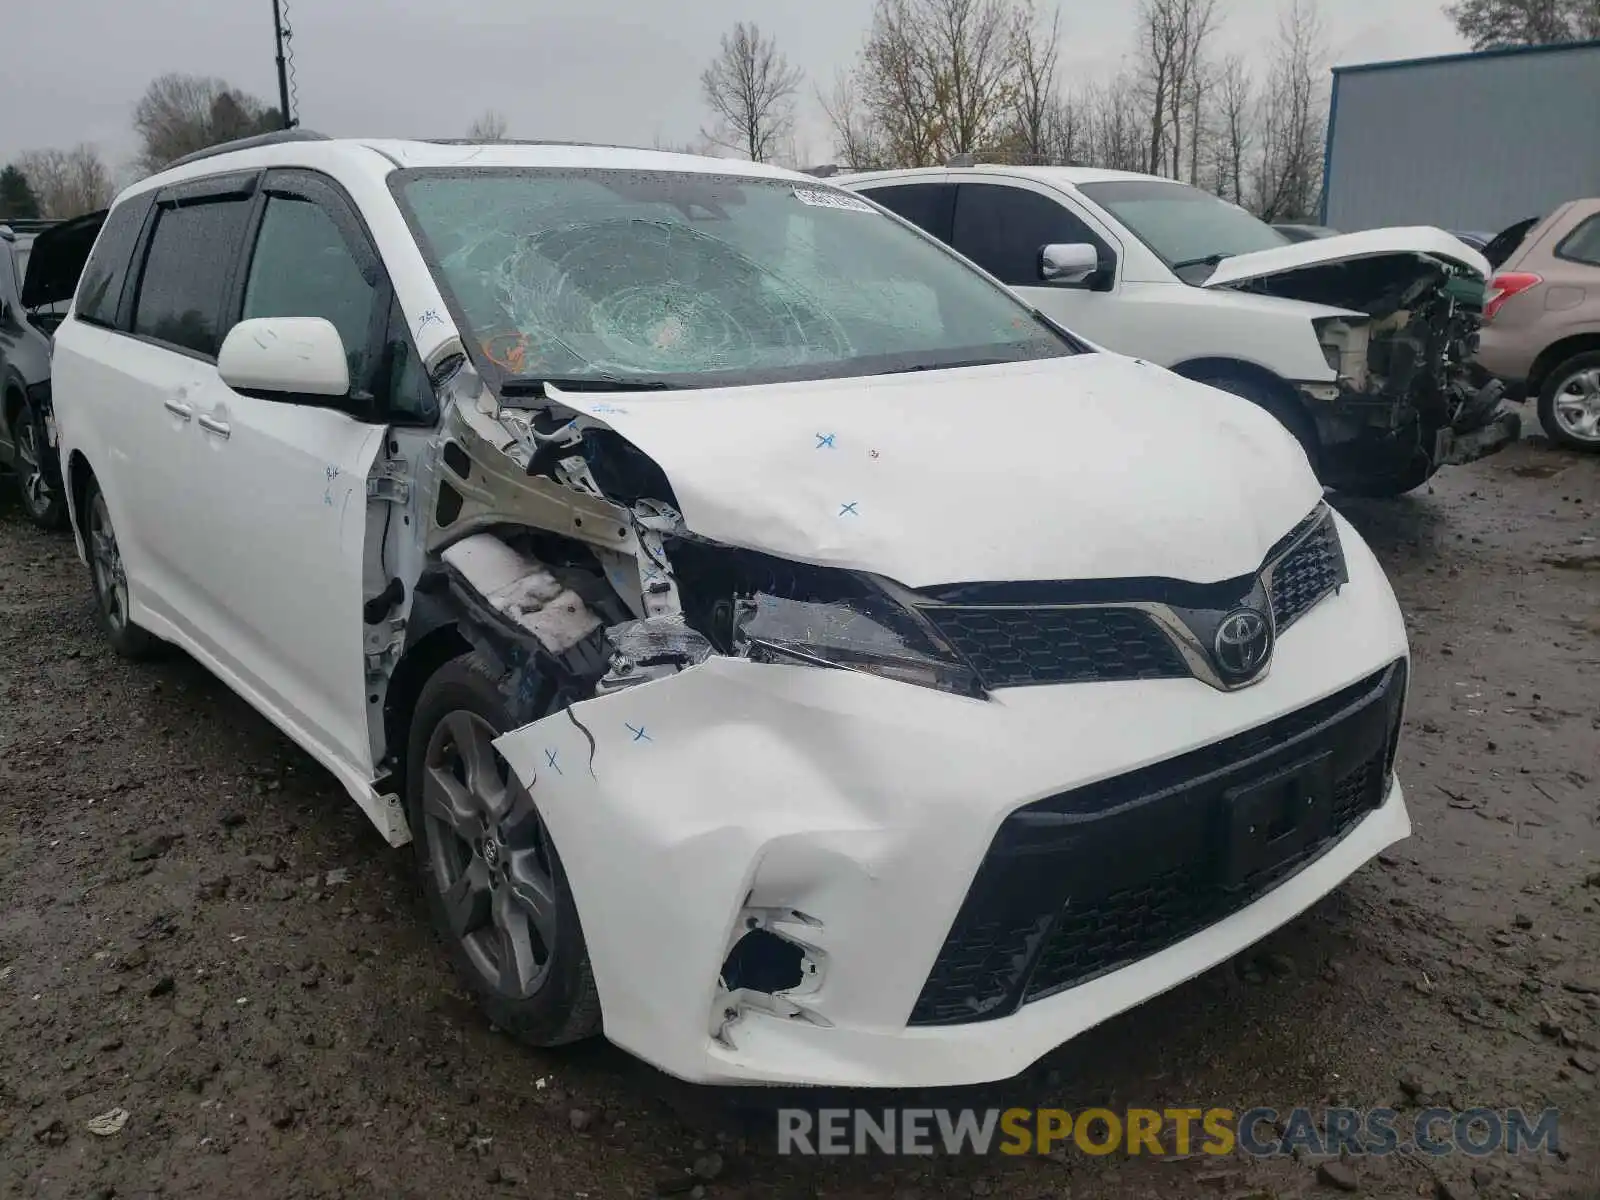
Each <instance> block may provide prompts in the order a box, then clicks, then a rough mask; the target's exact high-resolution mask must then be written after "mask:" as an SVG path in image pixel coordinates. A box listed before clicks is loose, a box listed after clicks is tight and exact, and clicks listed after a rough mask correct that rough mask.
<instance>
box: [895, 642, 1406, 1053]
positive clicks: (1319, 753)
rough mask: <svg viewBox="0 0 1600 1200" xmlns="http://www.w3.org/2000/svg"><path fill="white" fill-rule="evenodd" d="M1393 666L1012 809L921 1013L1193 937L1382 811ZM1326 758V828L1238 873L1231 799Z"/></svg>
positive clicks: (1060, 981) (1392, 721)
mask: <svg viewBox="0 0 1600 1200" xmlns="http://www.w3.org/2000/svg"><path fill="white" fill-rule="evenodd" d="M1404 691H1405V668H1404V664H1403V663H1396V664H1394V665H1392V666H1391V667H1388V668H1386V669H1385V670H1384V671H1382V672H1379V673H1378V674H1376V675H1374V676H1371V677H1369V678H1368V679H1365V680H1363V681H1362V682H1361V683H1358V684H1356V685H1354V686H1352V687H1350V688H1347V689H1345V690H1344V691H1343V692H1340V693H1338V694H1336V695H1334V696H1330V697H1328V698H1327V699H1326V700H1322V701H1319V702H1317V703H1316V704H1313V705H1310V706H1308V707H1307V708H1305V709H1302V710H1300V711H1298V712H1295V713H1290V714H1287V715H1286V716H1284V717H1281V718H1279V719H1277V720H1275V721H1272V722H1269V723H1268V724H1266V725H1263V726H1260V727H1259V728H1257V729H1254V730H1251V731H1248V732H1247V733H1245V734H1241V735H1239V736H1237V737H1235V738H1230V739H1228V740H1227V741H1225V742H1221V743H1217V744H1215V745H1213V746H1209V747H1205V748H1203V749H1201V750H1198V751H1194V752H1193V753H1191V754H1187V755H1183V756H1181V757H1179V758H1177V759H1173V760H1169V761H1167V762H1164V763H1158V764H1156V765H1155V766H1154V767H1150V768H1145V769H1143V770H1140V771H1136V772H1133V773H1131V774H1130V775H1127V776H1122V777H1120V778H1118V779H1112V780H1107V781H1105V782H1103V783H1099V784H1094V785H1091V786H1090V787H1088V788H1083V789H1078V790H1077V791H1074V792H1068V793H1064V794H1062V795H1061V796H1054V797H1050V798H1048V799H1046V800H1042V801H1039V802H1038V803H1036V804H1032V805H1028V806H1027V807H1025V808H1022V809H1019V810H1017V811H1016V812H1014V813H1012V814H1011V816H1010V817H1008V818H1007V819H1006V821H1005V822H1004V823H1003V824H1002V825H1001V828H1000V830H999V831H998V832H997V834H996V835H995V839H994V842H993V843H992V844H991V846H990V848H989V852H988V854H987V855H986V856H985V858H984V861H983V863H982V864H981V866H980V867H979V870H978V872H977V875H976V876H975V877H974V879H973V883H972V887H971V889H970V890H969V891H968V894H967V896H966V898H965V900H964V902H963V904H962V906H961V910H960V912H959V913H958V914H957V916H956V919H955V922H954V924H953V925H952V927H951V929H950V932H949V935H948V936H947V938H946V939H945V943H944V946H943V948H942V949H941V950H940V952H939V956H938V958H937V959H936V961H935V963H934V965H933V968H932V970H931V971H930V972H929V975H928V978H927V980H926V982H925V983H924V985H923V989H922V993H921V995H920V996H919V997H918V999H917V1003H916V1006H915V1008H914V1009H913V1011H912V1015H911V1024H913V1025H941V1024H958V1023H963V1022H970V1021H980V1020H985V1019H991V1018H994V1017H1000V1016H1004V1015H1006V1014H1007V1013H1010V1012H1013V1011H1015V1009H1016V1008H1017V1007H1018V1006H1019V1005H1021V1004H1024V1003H1026V1002H1028V1001H1031V1000H1036V999H1039V998H1040V997H1043V996H1047V995H1050V994H1052V993H1054V992H1058V991H1062V990H1064V989H1066V988H1069V987H1073V986H1076V985H1078V984H1081V983H1084V982H1086V981H1087V980H1089V979H1092V978H1094V977H1095V976H1097V975H1102V974H1105V973H1106V972H1108V971H1112V970H1115V969H1116V968H1118V967H1121V966H1124V965H1126V964H1128V963H1130V962H1134V961H1136V960H1138V959H1140V958H1144V957H1147V956H1148V955H1151V954H1154V953H1156V952H1158V951H1160V950H1163V949H1166V948H1167V947H1168V946H1171V945H1174V944H1175V943H1177V942H1180V941H1182V940H1183V939H1184V938H1186V937H1189V936H1191V935H1192V934H1195V933H1197V932H1199V931H1200V930H1201V929H1204V928H1205V927H1207V926H1208V925H1212V924H1215V923H1216V922H1217V921H1219V920H1221V919H1222V918H1224V917H1226V916H1228V915H1229V914H1230V913H1233V912H1237V911H1238V910H1239V909H1241V908H1243V907H1245V906H1246V905H1248V904H1249V903H1250V902H1251V901H1253V900H1255V899H1256V898H1258V897H1259V896H1261V895H1262V894H1264V893H1265V892H1266V891H1269V890H1270V889H1271V888H1272V887H1274V886H1276V885H1277V884H1278V883H1280V882H1282V881H1283V880H1284V879H1285V878H1287V877H1288V876H1290V875H1292V874H1294V873H1295V872H1296V871H1298V870H1300V869H1302V868H1303V867H1304V866H1305V865H1306V864H1307V863H1309V862H1311V861H1313V860H1314V859H1315V858H1317V857H1318V856H1320V855H1321V854H1322V853H1324V852H1325V851H1326V850H1327V849H1328V848H1329V847H1330V846H1332V845H1333V844H1334V843H1335V842H1336V841H1338V840H1339V839H1340V838H1342V837H1343V836H1344V835H1345V834H1347V833H1349V832H1350V830H1351V829H1353V828H1354V827H1355V825H1356V824H1357V823H1359V822H1360V820H1361V819H1362V818H1363V817H1364V816H1366V815H1367V814H1368V813H1369V812H1371V811H1372V810H1373V809H1375V808H1377V807H1378V806H1379V805H1380V804H1381V803H1382V802H1383V797H1384V790H1385V783H1386V776H1387V767H1388V762H1389V756H1390V753H1391V750H1392V746H1393V742H1394V739H1395V737H1396V736H1397V735H1398V721H1399V706H1400V702H1401V699H1402V698H1403V696H1404ZM1324 757H1326V759H1327V761H1328V763H1329V775H1328V779H1329V781H1330V784H1331V789H1332V791H1331V797H1330V798H1329V803H1328V811H1327V814H1326V822H1327V825H1326V830H1325V836H1322V837H1321V838H1320V839H1318V840H1317V841H1315V842H1312V843H1310V844H1307V845H1305V846H1303V847H1302V848H1301V849H1299V850H1298V851H1296V852H1294V853H1292V854H1289V855H1287V856H1285V857H1284V858H1282V859H1281V860H1280V861H1276V862H1273V863H1272V864H1271V866H1270V867H1269V868H1262V869H1260V870H1258V871H1256V872H1255V873H1254V874H1251V875H1248V876H1246V877H1244V878H1241V879H1235V878H1231V877H1229V875H1228V873H1227V871H1226V870H1225V866H1226V863H1225V860H1226V844H1227V835H1228V830H1229V819H1230V816H1229V814H1230V809H1229V804H1230V797H1231V796H1234V795H1236V794H1238V793H1239V792H1240V791H1241V790H1248V789H1250V788H1251V787H1253V786H1256V785H1258V784H1260V783H1261V782H1262V781H1264V780H1265V781H1270V780H1272V779H1274V778H1276V777H1278V776H1280V775H1281V774H1282V773H1283V772H1284V771H1285V770H1286V769H1288V768H1290V767H1291V765H1292V764H1297V763H1302V762H1304V761H1308V760H1318V761H1320V760H1321V759H1323V758H1324Z"/></svg>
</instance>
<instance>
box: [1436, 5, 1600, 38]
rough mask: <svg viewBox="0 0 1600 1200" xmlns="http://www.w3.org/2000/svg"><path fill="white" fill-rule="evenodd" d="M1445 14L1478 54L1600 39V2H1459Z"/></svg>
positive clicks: (1447, 6)
mask: <svg viewBox="0 0 1600 1200" xmlns="http://www.w3.org/2000/svg"><path fill="white" fill-rule="evenodd" d="M1444 11H1445V15H1446V16H1448V17H1449V18H1450V19H1451V20H1452V21H1454V22H1455V26H1456V32H1458V33H1459V34H1461V36H1462V37H1464V38H1466V39H1467V41H1469V42H1471V43H1472V48H1473V49H1474V50H1486V49H1488V48H1489V47H1490V46H1497V45H1502V44H1506V43H1510V44H1514V45H1528V46H1538V45H1544V44H1546V43H1550V42H1577V41H1585V40H1587V39H1590V38H1600V0H1459V2H1458V3H1455V4H1447V5H1445V9H1444Z"/></svg>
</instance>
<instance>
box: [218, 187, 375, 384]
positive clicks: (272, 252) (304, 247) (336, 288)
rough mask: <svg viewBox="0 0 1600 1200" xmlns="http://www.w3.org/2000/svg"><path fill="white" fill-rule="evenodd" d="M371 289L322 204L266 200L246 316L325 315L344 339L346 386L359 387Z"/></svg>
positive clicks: (368, 330)
mask: <svg viewBox="0 0 1600 1200" xmlns="http://www.w3.org/2000/svg"><path fill="white" fill-rule="evenodd" d="M376 293H377V289H376V288H375V287H374V286H373V284H371V283H369V282H368V281H367V279H366V277H365V276H363V275H362V273H361V267H360V265H359V264H358V263H357V262H356V259H355V255H353V254H352V253H351V252H350V247H349V245H347V244H346V242H345V240H344V234H343V233H341V232H340V231H339V226H338V225H337V224H336V223H335V222H334V219H333V218H332V217H331V216H329V215H328V212H327V210H326V209H324V208H322V207H321V206H320V205H317V204H313V203H311V202H310V201H309V200H299V199H295V198H293V197H288V196H272V197H270V198H269V199H268V200H267V208H266V211H265V212H264V213H263V214H262V216H261V235H260V237H258V238H257V239H256V250H255V254H254V255H253V256H252V257H251V260H250V275H249V278H248V279H247V280H246V282H245V288H244V313H243V316H244V318H245V319H246V320H248V319H249V318H251V317H326V318H327V319H328V320H329V321H331V322H333V327H334V328H335V329H337V330H338V331H339V336H340V337H341V338H343V339H344V352H345V357H346V358H347V359H348V360H349V363H350V383H351V386H352V387H358V388H363V389H364V386H365V382H366V378H367V375H366V371H367V367H368V365H369V364H368V362H367V349H368V345H369V343H370V342H371V338H372V305H373V299H374V297H375V295H376Z"/></svg>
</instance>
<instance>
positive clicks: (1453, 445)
mask: <svg viewBox="0 0 1600 1200" xmlns="http://www.w3.org/2000/svg"><path fill="white" fill-rule="evenodd" d="M1357 236H1359V237H1360V238H1362V239H1364V240H1365V241H1366V242H1370V243H1372V244H1371V245H1364V246H1363V247H1362V249H1363V253H1361V254H1360V255H1357V256H1353V257H1346V258H1339V259H1335V260H1334V261H1331V262H1324V263H1317V264H1315V265H1312V266H1306V267H1300V268H1297V269H1288V270H1278V271H1273V270H1272V269H1271V267H1272V264H1271V262H1270V261H1269V260H1270V259H1271V257H1272V255H1273V253H1274V252H1272V251H1266V252H1262V253H1258V254H1255V255H1249V256H1245V258H1244V259H1242V260H1241V261H1239V262H1238V263H1237V264H1235V263H1230V262H1228V261H1226V260H1224V262H1222V263H1221V264H1219V266H1218V269H1217V271H1216V272H1215V273H1214V274H1213V275H1212V277H1211V278H1210V279H1208V280H1207V282H1206V286H1208V287H1233V288H1237V289H1238V290H1241V291H1245V292H1250V293H1254V294H1258V295H1267V296H1277V297H1281V298H1284V299H1291V300H1300V301H1305V302H1308V303H1312V304H1318V305H1325V306H1327V307H1329V308H1335V309H1345V310H1348V313H1349V315H1346V316H1327V317H1322V318H1320V319H1317V320H1314V321H1313V325H1314V326H1315V328H1316V330H1317V337H1318V341H1319V342H1320V343H1321V345H1322V347H1323V352H1324V353H1325V354H1326V355H1327V357H1328V365H1329V366H1330V367H1333V368H1334V369H1336V370H1337V371H1338V373H1339V376H1338V380H1337V382H1335V383H1332V384H1315V383H1305V384H1301V386H1300V391H1301V393H1302V394H1303V395H1304V396H1305V398H1306V400H1307V403H1306V405H1305V407H1306V410H1307V411H1308V412H1309V413H1311V414H1312V416H1313V419H1314V420H1315V421H1316V425H1317V433H1318V437H1319V441H1320V443H1321V448H1322V453H1323V456H1324V461H1323V464H1322V466H1323V474H1324V478H1325V479H1326V480H1327V481H1328V482H1329V483H1330V484H1332V486H1335V487H1338V488H1341V489H1342V490H1345V491H1351V492H1356V493H1361V492H1365V491H1375V492H1377V493H1378V494H1380V495H1389V494H1393V493H1394V492H1397V491H1405V490H1409V489H1410V488H1412V487H1415V486H1417V485H1418V484H1420V483H1422V482H1424V481H1425V480H1426V479H1427V478H1429V477H1430V476H1431V475H1432V474H1433V473H1434V471H1436V470H1437V469H1438V468H1439V467H1441V466H1445V465H1449V464H1451V463H1462V462H1470V461H1472V460H1473V459H1475V458H1479V457H1482V456H1483V455H1485V454H1489V453H1492V452H1494V451H1495V450H1498V449H1500V448H1501V447H1502V446H1504V445H1505V444H1506V443H1508V442H1511V441H1514V440H1515V439H1516V438H1517V436H1518V435H1519V433H1520V431H1521V422H1520V418H1519V417H1518V416H1517V414H1516V413H1515V412H1511V411H1508V410H1504V409H1502V407H1501V398H1502V396H1503V395H1504V391H1505V389H1504V386H1503V385H1502V384H1501V383H1500V382H1499V381H1498V380H1494V379H1492V378H1490V377H1489V375H1488V374H1487V373H1486V372H1485V371H1483V370H1482V369H1480V368H1478V367H1477V366H1475V365H1474V363H1473V357H1474V355H1475V354H1476V352H1477V346H1478V328H1479V325H1480V323H1481V319H1482V312H1483V299H1484V280H1485V277H1486V275H1487V263H1473V262H1470V261H1468V260H1469V259H1470V258H1473V257H1475V252H1473V251H1472V250H1471V249H1470V248H1468V247H1467V246H1465V245H1464V244H1462V243H1461V242H1460V241H1459V240H1458V239H1455V238H1453V237H1450V236H1449V235H1447V234H1443V233H1440V232H1439V231H1436V230H1426V229H1397V230H1379V231H1375V232H1373V233H1369V234H1362V235H1357ZM1341 240H1342V239H1338V238H1329V239H1326V241H1325V243H1323V244H1322V247H1321V248H1322V249H1324V250H1326V249H1328V248H1329V247H1330V246H1332V247H1337V246H1338V245H1339V244H1340V242H1341ZM1385 243H1388V245H1385ZM1435 243H1437V244H1435ZM1295 252H1297V248H1296V250H1291V251H1290V253H1295Z"/></svg>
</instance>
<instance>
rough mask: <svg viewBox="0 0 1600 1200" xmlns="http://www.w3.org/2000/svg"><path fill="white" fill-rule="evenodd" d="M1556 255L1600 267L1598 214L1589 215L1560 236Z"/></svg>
mask: <svg viewBox="0 0 1600 1200" xmlns="http://www.w3.org/2000/svg"><path fill="white" fill-rule="evenodd" d="M1556 257H1557V258H1565V259H1570V260H1571V261H1573V262H1581V263H1588V264H1589V265H1590V266H1593V267H1600V216H1594V217H1590V218H1589V219H1588V220H1587V221H1585V222H1584V223H1583V224H1582V225H1579V226H1578V227H1577V228H1576V229H1574V230H1573V231H1572V232H1571V233H1569V234H1567V236H1566V237H1564V238H1562V239H1561V244H1560V245H1559V246H1557V247H1556Z"/></svg>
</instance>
